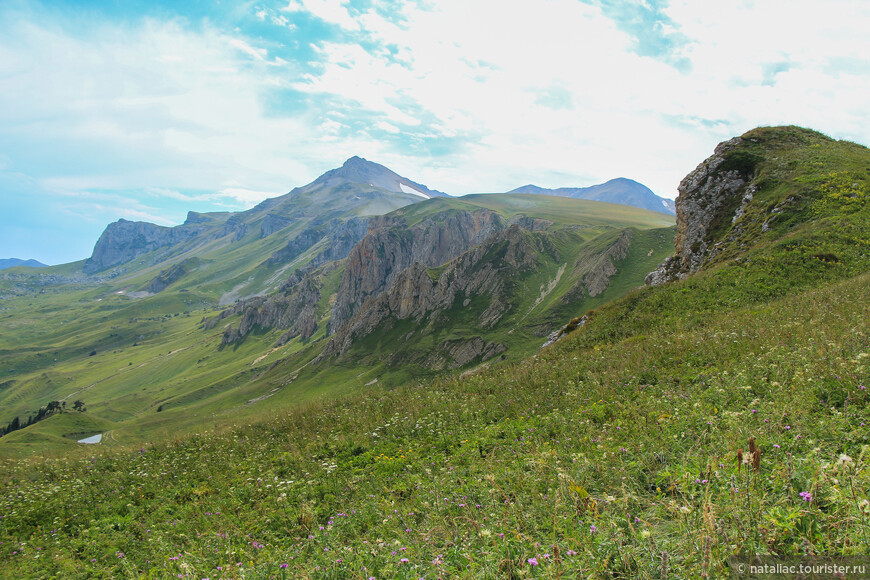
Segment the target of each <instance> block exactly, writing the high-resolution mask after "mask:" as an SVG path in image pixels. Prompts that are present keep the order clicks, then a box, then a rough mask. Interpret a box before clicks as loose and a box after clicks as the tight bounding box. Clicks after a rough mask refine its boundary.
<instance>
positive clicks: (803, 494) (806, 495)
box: [799, 491, 813, 501]
mask: <svg viewBox="0 0 870 580" xmlns="http://www.w3.org/2000/svg"><path fill="white" fill-rule="evenodd" d="M799 495H800V496H801V497H802V498H804V501H813V494H811V493H810V492H808V491H802V492H800V494H799Z"/></svg>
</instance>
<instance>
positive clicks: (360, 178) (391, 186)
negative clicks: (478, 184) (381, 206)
mask: <svg viewBox="0 0 870 580" xmlns="http://www.w3.org/2000/svg"><path fill="white" fill-rule="evenodd" d="M342 182H344V183H358V184H362V185H367V186H370V187H378V188H381V189H386V190H387V191H395V192H399V193H409V194H412V195H416V196H418V197H421V198H424V199H428V198H430V197H438V196H443V195H445V194H443V193H441V192H440V191H434V190H430V189H429V188H428V187H426V186H425V185H421V184H419V183H416V182H414V181H411V180H410V179H408V178H406V177H402V176H401V175H399V174H398V173H396V172H395V171H392V170H391V169H389V168H387V167H384V166H383V165H381V164H379V163H375V162H374V161H369V160H367V159H365V158H363V157H360V156H358V155H354V156H353V157H351V158H349V159H348V160H347V161H345V162H344V163H343V164H342V166H341V167H339V168H337V169H332V170H330V171H327V172H326V173H324V174H323V175H321V176H320V177H318V178H317V179H316V180H314V182H312V183H311V185H315V186H319V185H336V184H338V183H342Z"/></svg>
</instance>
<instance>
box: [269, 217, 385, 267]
mask: <svg viewBox="0 0 870 580" xmlns="http://www.w3.org/2000/svg"><path fill="white" fill-rule="evenodd" d="M368 221H369V220H368V219H367V218H351V219H349V220H338V219H335V220H331V221H329V222H327V223H317V224H315V225H312V226H311V227H309V228H306V229H305V230H304V231H302V232H301V233H300V234H299V235H298V236H296V237H295V238H293V239H292V240H290V241H289V242H288V243H287V245H286V246H284V247H283V248H281V249H280V250H278V251H277V252H275V253H273V254H272V256H271V257H270V258H269V261H268V264H269V265H277V264H286V263H288V262H291V261H292V260H293V259H295V258H296V257H298V256H300V255H302V254H303V253H304V252H306V251H308V250H309V249H310V248H312V247H313V246H314V245H315V244H317V243H318V242H320V241H321V240H323V239H324V238H325V239H327V240H328V244H327V247H326V248H324V250H323V251H322V252H320V253H318V254H317V255H316V256H314V258H312V260H311V262H310V266H311V267H315V266H319V265H321V264H324V263H326V262H328V261H331V260H342V259H344V258H346V257H347V255H348V254H349V253H350V251H351V250H352V249H353V247H354V246H355V245H356V243H357V242H359V241H360V240H361V239H363V237H365V234H366V231H367V229H368V228H367V225H368Z"/></svg>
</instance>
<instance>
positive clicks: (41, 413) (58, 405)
mask: <svg viewBox="0 0 870 580" xmlns="http://www.w3.org/2000/svg"><path fill="white" fill-rule="evenodd" d="M72 408H73V410H75V411H78V412H80V413H84V412H85V411H86V410H87V409H86V408H85V403H84V401H81V400H79V401H75V402H74V403H73V406H72ZM64 411H66V401H50V402H49V403H48V404H47V405H45V406H43V407H40V408H39V410H38V411H37V412H36V414H35V415H30V416H29V417H28V418H27V421H26V422H24V421H21V419H19V418H18V417H15V418H14V419H12V420H11V421H10V422H9V424H8V425H6V427H0V437H2V436H4V435H8V434H9V433H12V432H13V431H18V430H19V429H24V428H25V427H29V426H30V425H33V424H34V423H38V422H39V421H42V420H43V419H47V418H48V417H51V416H52V415H54V414H55V413H63V412H64Z"/></svg>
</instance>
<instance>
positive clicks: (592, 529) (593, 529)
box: [589, 524, 598, 534]
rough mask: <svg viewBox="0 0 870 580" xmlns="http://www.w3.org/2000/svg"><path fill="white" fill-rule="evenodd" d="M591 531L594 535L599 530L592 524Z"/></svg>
mask: <svg viewBox="0 0 870 580" xmlns="http://www.w3.org/2000/svg"><path fill="white" fill-rule="evenodd" d="M589 531H590V532H591V533H593V534H594V533H595V532H597V531H598V528H596V527H595V524H592V525H591V526H589Z"/></svg>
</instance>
